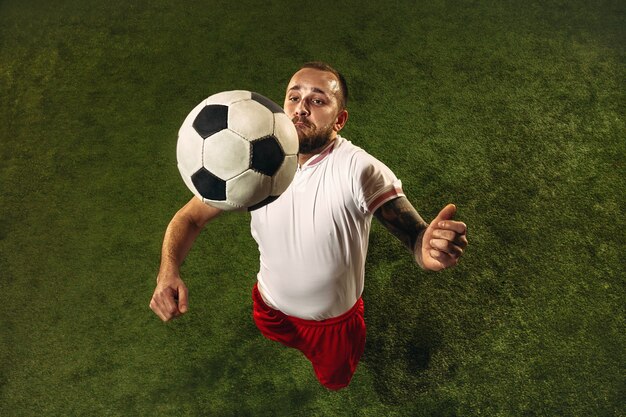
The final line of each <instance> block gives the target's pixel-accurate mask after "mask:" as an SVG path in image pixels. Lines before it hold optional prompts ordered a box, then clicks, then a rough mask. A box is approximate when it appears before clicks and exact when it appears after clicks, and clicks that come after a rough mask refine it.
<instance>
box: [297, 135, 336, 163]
mask: <svg viewBox="0 0 626 417" xmlns="http://www.w3.org/2000/svg"><path fill="white" fill-rule="evenodd" d="M336 139H337V136H333V137H332V138H330V139H329V140H328V142H326V143H325V144H323V145H322V146H320V147H319V148H317V149H315V150H313V151H311V152H309V153H299V154H298V165H300V166H303V165H304V164H306V162H307V161H308V160H309V159H311V158H313V157H314V156H315V155H317V154H319V153H321V152H322V151H323V150H324V149H326V148H327V147H328V145H330V144H331V143H333V142H334V141H335V140H336Z"/></svg>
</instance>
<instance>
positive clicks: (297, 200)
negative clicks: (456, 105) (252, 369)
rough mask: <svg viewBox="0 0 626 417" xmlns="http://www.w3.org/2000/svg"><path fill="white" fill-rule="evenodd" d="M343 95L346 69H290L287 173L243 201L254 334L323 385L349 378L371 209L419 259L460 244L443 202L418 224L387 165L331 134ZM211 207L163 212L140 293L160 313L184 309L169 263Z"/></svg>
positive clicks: (442, 254) (444, 257)
mask: <svg viewBox="0 0 626 417" xmlns="http://www.w3.org/2000/svg"><path fill="white" fill-rule="evenodd" d="M347 98H348V89H347V85H346V82H345V79H344V78H343V76H342V75H341V74H340V73H338V72H337V71H336V70H335V69H333V68H332V67H330V66H329V65H327V64H324V63H321V62H312V63H307V64H305V65H303V66H302V67H301V68H300V70H298V71H297V72H296V73H295V74H294V75H293V77H292V78H291V80H290V82H289V85H288V86H287V93H286V96H285V103H284V109H285V112H286V113H287V115H288V116H290V117H292V120H293V123H294V125H295V127H296V130H297V132H298V138H299V141H300V150H299V156H298V162H299V167H298V172H297V173H296V176H295V178H294V180H293V182H292V184H291V185H290V186H289V188H288V189H287V190H286V191H285V193H283V194H282V195H281V196H280V198H278V199H277V200H276V201H274V202H273V203H271V204H269V205H267V206H265V207H262V208H260V209H257V210H255V211H252V212H251V233H252V236H253V237H254V239H255V240H256V241H257V243H258V245H259V251H260V255H261V256H260V260H261V262H260V270H259V273H258V275H257V284H255V286H254V288H253V290H252V298H253V317H254V321H255V323H256V325H257V327H258V328H259V330H260V331H261V333H262V334H263V335H264V336H265V337H267V338H269V339H271V340H275V341H278V342H280V343H282V344H284V345H286V346H289V347H294V348H296V349H299V350H300V351H302V353H303V354H304V355H305V356H306V357H307V358H308V359H309V360H310V361H311V363H312V365H313V368H314V370H315V374H316V376H317V378H318V380H319V381H320V383H321V384H323V385H324V386H325V387H327V388H328V389H333V390H337V389H341V388H343V387H346V386H347V385H348V384H349V382H350V379H351V378H352V375H353V374H354V372H355V370H356V366H357V364H358V362H359V360H360V358H361V355H362V354H363V349H364V346H365V333H366V329H365V322H364V320H363V300H362V298H361V294H362V292H363V287H364V266H365V257H366V253H367V246H368V236H369V230H370V224H371V219H372V216H375V217H376V218H377V219H378V220H379V221H380V222H381V223H382V224H383V225H384V226H385V227H386V228H387V229H388V230H390V231H391V233H393V234H394V235H395V236H396V237H398V238H399V239H400V240H401V241H402V242H403V243H404V245H405V246H406V247H407V249H408V250H409V251H410V252H411V253H412V254H413V256H414V259H415V261H416V262H417V263H418V264H419V265H420V266H421V267H422V268H424V269H426V270H432V271H438V270H441V269H444V268H448V267H452V266H454V265H456V264H457V263H458V261H459V257H460V256H461V255H462V253H463V250H464V249H465V247H466V245H467V238H466V226H465V224H463V223H462V222H458V221H454V220H452V218H453V216H454V213H455V211H456V208H455V206H454V205H452V204H449V205H448V206H446V207H445V208H444V209H443V210H441V212H440V213H439V214H438V215H437V217H436V218H435V220H434V221H433V222H431V223H430V225H429V224H427V223H426V222H424V220H422V218H421V217H420V216H419V214H418V213H417V211H416V210H415V209H414V208H413V206H412V205H411V204H410V203H409V201H408V200H407V199H406V197H405V196H404V194H403V192H402V188H401V183H400V181H399V180H398V179H397V178H396V177H395V175H394V174H393V173H392V172H391V170H389V168H387V167H386V166H385V165H384V164H382V163H381V162H380V161H378V160H376V159H375V158H373V157H372V156H371V155H369V154H367V153H366V152H365V151H363V150H362V149H360V148H358V147H356V146H354V145H352V143H350V142H349V141H347V140H346V139H344V138H342V137H341V136H340V135H339V134H338V133H339V131H340V130H341V129H342V128H343V127H344V125H345V124H346V122H347V120H348V111H347V110H346V103H347ZM219 214H220V210H219V209H216V208H213V207H211V206H208V205H206V204H204V203H202V202H201V201H200V200H199V199H197V198H195V197H194V198H192V199H191V200H190V201H189V202H188V203H187V204H186V205H185V206H184V207H183V208H182V209H180V210H179V211H178V213H176V215H175V216H174V217H173V219H172V221H171V222H170V224H169V226H168V228H167V230H166V233H165V238H164V241H163V250H162V259H161V268H160V270H159V274H158V278H157V286H156V289H155V291H154V295H153V297H152V300H151V302H150V307H151V308H152V310H153V311H154V312H155V313H156V314H157V315H158V316H159V317H160V318H161V319H162V320H163V321H168V320H170V319H172V318H175V317H178V316H180V315H181V314H184V313H186V312H187V309H188V303H187V297H188V293H187V288H186V286H185V284H184V283H183V281H182V280H181V278H180V275H179V267H180V265H181V263H182V262H183V259H184V258H185V256H186V255H187V252H188V251H189V249H190V248H191V246H192V244H193V242H194V240H195V238H196V237H197V236H198V234H199V233H200V231H201V230H202V229H203V228H204V226H205V225H206V224H207V223H208V222H209V221H210V220H211V219H213V218H215V217H216V216H218V215H219Z"/></svg>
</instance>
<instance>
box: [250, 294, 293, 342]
mask: <svg viewBox="0 0 626 417" xmlns="http://www.w3.org/2000/svg"><path fill="white" fill-rule="evenodd" d="M252 301H253V306H252V309H253V311H252V317H253V318H254V323H255V324H256V327H257V328H258V329H259V330H260V331H261V334H263V336H265V337H266V338H268V339H270V340H274V341H276V342H279V343H282V344H283V345H285V346H289V347H296V346H297V345H298V330H297V329H296V327H295V326H294V325H293V323H291V322H290V321H289V318H288V317H287V316H286V315H285V314H284V313H282V312H281V311H278V310H274V309H273V308H270V307H269V306H268V305H267V304H265V302H263V299H262V298H261V294H259V291H258V289H257V287H256V285H255V286H254V288H253V290H252Z"/></svg>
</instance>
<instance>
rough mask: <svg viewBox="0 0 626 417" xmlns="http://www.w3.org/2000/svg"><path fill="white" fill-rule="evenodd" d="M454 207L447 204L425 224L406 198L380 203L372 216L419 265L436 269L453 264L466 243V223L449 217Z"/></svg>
mask: <svg viewBox="0 0 626 417" xmlns="http://www.w3.org/2000/svg"><path fill="white" fill-rule="evenodd" d="M455 212H456V207H455V206H454V205H452V204H449V205H447V206H446V207H445V208H444V209H443V210H441V212H439V214H438V215H437V217H436V218H435V220H433V221H432V222H431V224H430V225H429V224H428V223H426V222H425V221H424V220H423V219H422V217H421V216H420V215H419V214H418V213H417V210H415V208H414V207H413V205H412V204H411V203H410V202H409V200H407V199H406V197H398V198H396V199H393V200H390V201H388V202H386V203H385V204H383V205H382V206H381V207H380V208H379V209H378V210H376V212H375V213H374V216H376V218H377V219H378V220H379V221H380V222H381V223H382V224H383V226H385V228H387V230H389V231H390V232H391V233H392V234H393V235H394V236H396V237H397V238H398V239H400V241H401V242H402V243H403V244H404V246H405V247H406V248H407V249H408V250H409V251H410V252H411V253H412V254H413V257H414V259H415V261H416V262H417V264H418V265H419V266H421V267H422V268H423V269H427V270H431V271H439V270H441V269H444V268H448V267H451V266H454V265H456V264H457V263H458V262H459V258H460V257H461V255H462V254H463V250H464V249H465V247H466V246H467V237H466V234H467V227H466V226H465V224H464V223H462V222H458V221H454V220H452V218H453V217H454V214H455Z"/></svg>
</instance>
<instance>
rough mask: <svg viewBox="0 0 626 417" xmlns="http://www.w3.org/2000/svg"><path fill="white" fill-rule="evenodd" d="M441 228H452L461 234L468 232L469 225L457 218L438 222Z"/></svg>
mask: <svg viewBox="0 0 626 417" xmlns="http://www.w3.org/2000/svg"><path fill="white" fill-rule="evenodd" d="M437 227H439V228H440V229H446V230H452V231H454V232H456V233H458V234H460V235H464V234H466V233H467V225H466V224H465V223H463V222H459V221H456V220H443V221H440V222H439V223H437Z"/></svg>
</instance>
